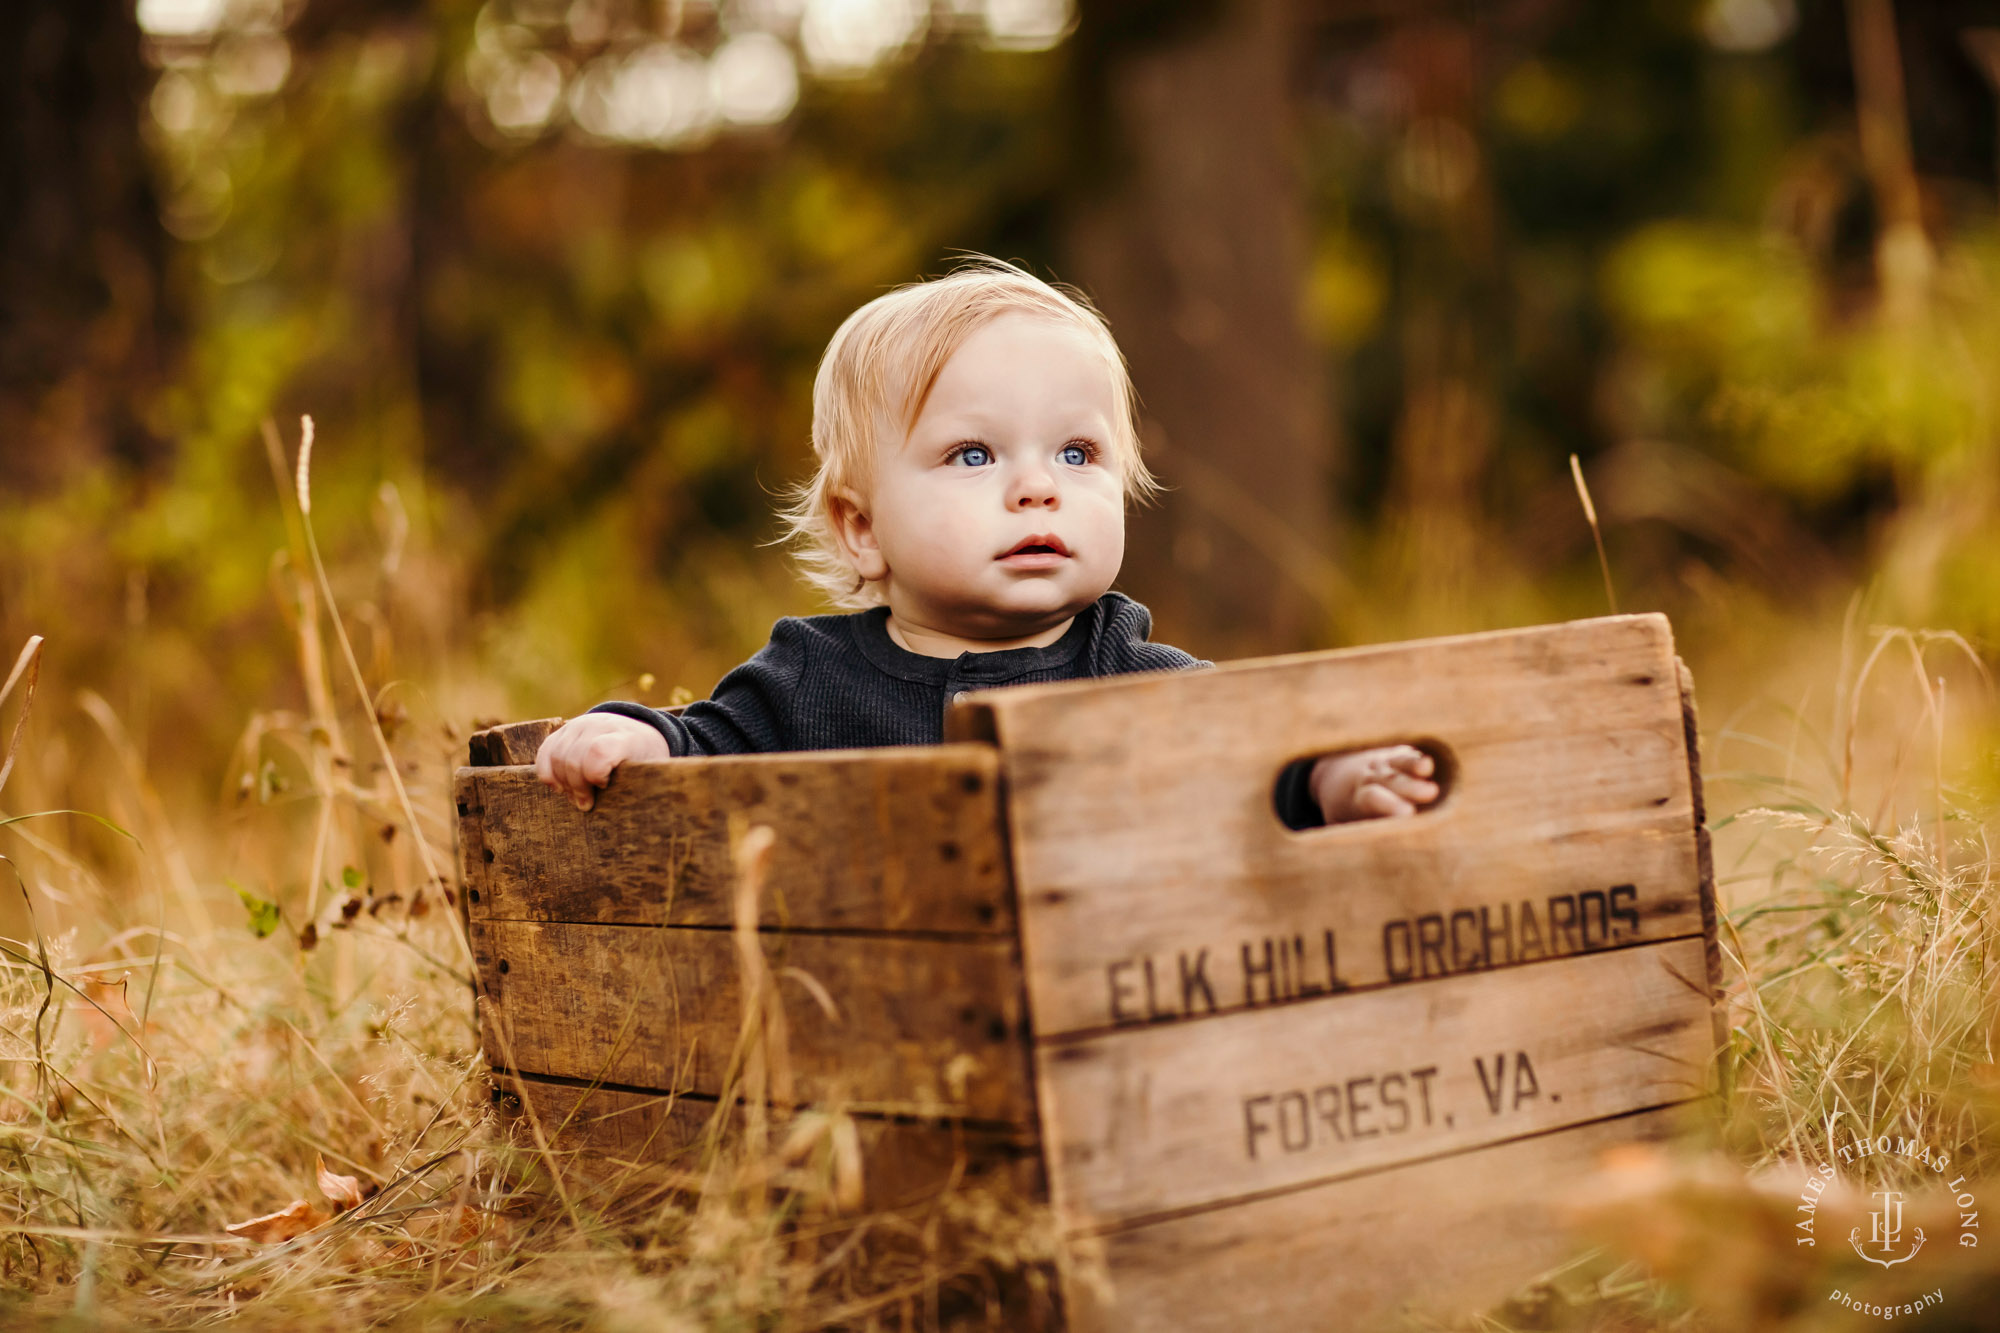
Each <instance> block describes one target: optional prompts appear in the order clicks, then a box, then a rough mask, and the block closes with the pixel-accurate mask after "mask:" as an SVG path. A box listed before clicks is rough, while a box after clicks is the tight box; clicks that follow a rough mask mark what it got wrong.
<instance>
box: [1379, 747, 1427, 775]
mask: <svg viewBox="0 0 2000 1333" xmlns="http://www.w3.org/2000/svg"><path fill="white" fill-rule="evenodd" d="M1388 758H1389V763H1390V766H1391V767H1393V768H1395V769H1397V770H1398V771H1399V772H1403V773H1408V774H1409V775H1410V776H1411V777H1413V778H1427V777H1429V776H1430V775H1431V774H1432V773H1435V772H1436V771H1437V761H1435V760H1434V759H1432V758H1431V757H1430V756H1429V755H1427V754H1425V753H1424V752H1423V751H1422V750H1419V749H1418V748H1417V747H1416V746H1414V745H1398V746H1396V747H1395V748H1394V749H1392V750H1390V751H1389V754H1388Z"/></svg>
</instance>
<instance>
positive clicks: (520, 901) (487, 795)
mask: <svg viewBox="0 0 2000 1333" xmlns="http://www.w3.org/2000/svg"><path fill="white" fill-rule="evenodd" d="M998 774H999V760H998V756H997V755H996V754H995V753H994V751H993V750H992V748H991V747H989V746H983V745H952V746H942V747H927V748H915V747H908V748H896V749H882V750H857V751H845V752H829V753H822V754H814V755H797V754H776V755H745V756H730V757H724V758H712V759H675V760H670V761H667V762H663V763H649V764H628V765H625V766H624V767H622V768H620V769H619V770H618V772H617V773H616V774H615V775H614V776H613V779H612V782H611V785H610V786H609V787H607V788H605V789H604V791H603V792H602V793H601V794H600V795H599V796H598V799H597V805H596V808H595V809H592V810H590V811H588V812H584V811H579V810H578V809H576V807H575V806H573V805H571V804H570V803H569V802H568V801H567V800H566V799H565V798H564V797H563V796H562V795H561V794H559V793H557V792H555V791H553V790H551V789H549V788H547V787H544V786H543V785H542V784H541V783H539V782H537V781H536V780H535V776H534V772H533V770H532V769H527V768H503V769H478V770H468V771H467V775H468V778H467V780H469V781H470V783H471V785H472V788H473V791H474V795H473V797H472V798H471V799H470V801H466V798H464V797H461V802H462V803H466V804H467V805H468V807H469V808H471V809H475V810H477V811H478V812H479V816H480V821H481V838H482V840H483V846H484V849H485V851H486V852H487V853H490V854H491V860H490V864H489V865H488V866H487V871H486V875H485V879H484V882H483V883H482V884H481V885H480V886H479V896H478V899H477V900H476V901H471V902H469V903H468V908H469V911H470V913H471V916H472V918H473V919H474V920H479V919H489V920H527V921H603V922H626V923H631V924H639V925H727V924H729V922H730V921H731V919H732V909H731V903H732V895H733V891H734V884H735V870H734V867H733V863H732V862H731V860H730V852H729V846H730V844H729V822H730V820H731V819H732V818H735V819H738V820H740V821H742V822H743V823H744V824H767V825H769V826H770V827H771V828H772V829H773V830H775V831H776V833H777V835H778V842H777V845H776V847H775V848H774V850H773V852H772V856H771V862H770V872H769V877H768V879H767V880H766V883H765V887H764V894H763V905H762V913H761V920H762V923H763V924H764V925H766V926H773V927H777V926H783V927H791V928H797V929H808V930H894V931H910V932H924V931H935V932H949V933H962V934H976V935H989V936H994V937H996V938H1010V937H1011V936H1012V935H1013V929H1014V926H1013V898H1012V895H1011V892H1010V890H1009V885H1008V877H1007V860H1006V853H1005V845H1004V842H1003V837H1002V831H1001V824H1000V796H999V780H998ZM468 896H469V895H468Z"/></svg>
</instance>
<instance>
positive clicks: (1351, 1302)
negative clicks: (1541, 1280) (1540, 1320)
mask: <svg viewBox="0 0 2000 1333" xmlns="http://www.w3.org/2000/svg"><path fill="white" fill-rule="evenodd" d="M1682 1114H1683V1113H1680V1112H1678V1111H1675V1110H1663V1111H1652V1112H1646V1113H1642V1114H1639V1115H1634V1116H1628V1117H1625V1118H1623V1119H1618V1120H1606V1121H1598V1122H1596V1123H1594V1124H1590V1125H1584V1126H1581V1127H1578V1128H1575V1129H1568V1130H1563V1131H1561V1132H1558V1133H1555V1134H1548V1135H1543V1136H1541V1137H1537V1138H1531V1139H1522V1140H1517V1141H1514V1142H1511V1143H1506V1144H1502V1145H1500V1146H1498V1147H1493V1148H1488V1149H1485V1150H1483V1151H1480V1152H1475V1153H1462V1154H1458V1155H1454V1156H1450V1157H1444V1158H1438V1159H1434V1160H1431V1161H1426V1162H1422V1163H1418V1164H1415V1165H1411V1166H1404V1167H1399V1168H1396V1169H1394V1170H1391V1171H1384V1172H1378V1173H1374V1174H1370V1175H1365V1176H1360V1177H1356V1178H1354V1179H1350V1180H1343V1181H1339V1182H1336V1183H1333V1184H1328V1185H1321V1186H1317V1187H1315V1188H1312V1189H1305V1190H1299V1191H1296V1192H1293V1193H1288V1194H1281V1195H1277V1196H1275V1197H1271V1198H1266V1199H1261V1200H1258V1201H1256V1202H1254V1203H1248V1204H1243V1205H1241V1206H1238V1207H1233V1208H1221V1209H1215V1210H1212V1211H1207V1212H1200V1213H1195V1214H1192V1215H1189V1216H1184V1217H1179V1218H1175V1219H1173V1220H1171V1221H1165V1222H1159V1223H1154V1224H1151V1225H1147V1226H1141V1227H1134V1228H1131V1229H1129V1230H1125V1231H1120V1232H1116V1233H1113V1234H1111V1235H1109V1236H1106V1237H1104V1238H1103V1239H1102V1241H1101V1242H1100V1243H1101V1245H1102V1247H1103V1248H1102V1253H1103V1256H1104V1261H1105V1267H1106V1268H1107V1269H1108V1270H1109V1283H1108V1295H1109V1296H1110V1300H1109V1301H1108V1302H1107V1301H1106V1300H1105V1299H1104V1295H1105V1294H1107V1292H1106V1291H1105V1290H1104V1289H1101V1288H1099V1287H1096V1286H1093V1285H1092V1284H1090V1283H1088V1282H1075V1281H1072V1282H1069V1283H1067V1284H1065V1285H1066V1293H1065V1294H1066V1297H1067V1303H1068V1308H1069V1311H1070V1316H1071V1325H1070V1326H1071V1330H1072V1333H1143V1331H1145V1330H1152V1329H1165V1328H1171V1329H1174V1330H1176V1331H1177V1333H1236V1331H1237V1330H1239V1329H1246V1328H1298V1329H1331V1328H1343V1329H1347V1328H1354V1329H1361V1328H1394V1327H1398V1326H1400V1325H1399V1322H1398V1319H1399V1314H1400V1312H1401V1311H1403V1310H1405V1309H1410V1310H1412V1311H1414V1312H1418V1313H1421V1314H1422V1315H1424V1316H1428V1317H1429V1318H1431V1319H1438V1318H1445V1319H1452V1318H1459V1317H1462V1316H1464V1315H1466V1314H1469V1313H1472V1312H1474V1311H1477V1310H1481V1309H1485V1308H1488V1307H1490V1306H1491V1305H1493V1304H1494V1303H1496V1302H1498V1301H1500V1300H1502V1299H1504V1298H1505V1297H1506V1296H1507V1295H1508V1294H1509V1293H1511V1292H1513V1291H1514V1290H1516V1289H1517V1288H1519V1286H1520V1285H1521V1284H1522V1283H1523V1282H1525V1281H1527V1280H1528V1279H1530V1278H1531V1277H1533V1276H1534V1274H1536V1273H1538V1272H1542V1271H1544V1270H1546V1269H1548V1268H1551V1267H1553V1266H1555V1265H1556V1264H1558V1263H1560V1262H1562V1261H1563V1260H1564V1259H1565V1258H1567V1257H1568V1256H1569V1255H1570V1254H1572V1253H1574V1252H1575V1250H1576V1248H1577V1242H1576V1241H1575V1240H1574V1239H1573V1238H1571V1237H1570V1236H1569V1235H1567V1234H1566V1232H1565V1231H1564V1229H1563V1227H1562V1225H1561V1223H1560V1221H1559V1218H1558V1209H1559V1208H1560V1206H1561V1204H1562V1202H1563V1195H1564V1192H1565V1191H1567V1190H1569V1189H1572V1188H1574V1186H1575V1183H1576V1182H1577V1181H1578V1180H1579V1179H1581V1178H1583V1177H1584V1176H1585V1175H1586V1174H1587V1173H1588V1172H1589V1171H1590V1169H1591V1168H1592V1166H1593V1165H1594V1164H1595V1163H1596V1162H1597V1160H1598V1158H1599V1157H1600V1156H1601V1155H1602V1154H1603V1153H1604V1152H1606V1151H1607V1150H1609V1149H1612V1148H1617V1147H1620V1146H1622V1145H1627V1144H1632V1143H1649V1142H1662V1141H1665V1140H1667V1139H1669V1138H1671V1137H1672V1136H1673V1135H1674V1133H1675V1132H1676V1130H1677V1129H1678V1127H1679V1122H1680V1120H1681V1118H1682Z"/></svg>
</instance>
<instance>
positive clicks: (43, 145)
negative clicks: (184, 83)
mask: <svg viewBox="0 0 2000 1333" xmlns="http://www.w3.org/2000/svg"><path fill="white" fill-rule="evenodd" d="M0 70H4V73H3V74H0V78H4V80H5V91H4V92H0V97H4V98H5V99H6V104H7V109H6V113H5V115H4V116H0V472H4V474H5V477H6V484H7V485H8V486H9V488H10V489H12V488H23V487H31V486H43V485H48V484H50V483H52V482H54V481H55V480H57V479H59V478H60V477H61V476H62V475H64V474H65V473H66V472H68V471H70V470H71V469H73V468H75V467H77V466H79V465H85V464H90V463H96V462H100V461H102V460H103V459H105V458H106V457H111V456H116V457H122V458H125V459H126V460H128V461H143V460H144V459H145V458H146V457H147V456H148V455H149V454H150V453H151V452H152V446H153V443H154V442H153V441H152V439H151V437H150V435H149V432H148V431H147V430H146V429H145V427H144V425H143V424H142V423H141V421H140V418H139V410H140V408H139V405H140V404H141V403H142V402H143V400H144V394H145V392H146V391H147V390H148V389H149V388H150V387H151V386H152V385H153V384H155V383H157V380H158V375H159V369H160V361H161V356H162V349H163V344H164V331H163V321H162V317H161V313H162V312H161V286H162V275H163V271H164V268H165V263H166V250H167V240H166V236H165V233H164V232H163V231H162V229H161V226H160V217H159V209H158V207H157V204H156V201H155V197H154V192H153V186H152V181H151V178H150V176H149V174H148V170H147V162H146V155H145V150H144V146H143V145H142V144H141V142H140V138H139V117H140V113H141V109H142V107H143V106H144V104H145V98H146V94H147V90H148V88H149V86H150V84H151V78H150V75H149V73H148V71H147V69H146V66H145V63H144V61H143V60H142V59H141V58H140V53H139V29H138V25H137V23H136V21H135V20H134V18H133V11H132V5H131V3H130V0H9V2H8V3H7V4H5V5H0Z"/></svg>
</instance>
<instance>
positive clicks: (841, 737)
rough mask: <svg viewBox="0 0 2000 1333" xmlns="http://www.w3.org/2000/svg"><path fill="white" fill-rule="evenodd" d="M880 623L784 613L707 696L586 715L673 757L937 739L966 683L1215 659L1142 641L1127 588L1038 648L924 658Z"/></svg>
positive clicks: (616, 706)
mask: <svg viewBox="0 0 2000 1333" xmlns="http://www.w3.org/2000/svg"><path fill="white" fill-rule="evenodd" d="M888 621H889V609H888V608H887V607H880V606H878V607H875V608H873V609H871V610H867V611H861V612H857V613H855V614H853V615H845V616H807V617H804V618H794V617H790V616H788V617H786V618H785V619H783V620H780V621H779V622H778V623H777V624H776V625H774V626H772V627H771V641H770V642H769V643H767V644H765V645H764V646H763V647H762V648H760V649H758V650H757V655H756V656H755V657H752V658H751V659H750V660H749V661H748V662H745V663H744V664H743V665H742V666H740V667H737V668H736V669H735V670H734V671H731V672H730V673H729V674H728V675H726V676H724V677H723V678H722V680H721V681H720V682H719V683H718V684H717V685H716V687H715V693H714V694H713V695H712V696H711V697H710V698H707V699H704V700H702V701H701V702H699V703H693V704H689V705H688V706H687V707H686V708H685V709H683V710H681V711H680V712H679V713H678V714H675V713H663V712H661V711H659V710H658V709H654V708H648V707H646V706H645V705H644V704H634V703H609V704H599V705H598V706H597V707H596V708H594V709H592V710H591V711H592V712H594V713H618V714H620V715H622V716H625V717H629V718H635V719H637V720H638V721H641V722H645V723H647V724H649V725H651V726H653V727H657V728H658V729H659V731H660V734H661V735H663V736H665V737H666V738H667V746H668V748H670V749H671V750H672V751H673V752H674V754H676V755H694V754H764V753H769V752H772V751H778V750H846V749H855V748H864V747H870V746H877V745H936V744H938V743H939V742H941V741H942V740H943V739H944V714H945V709H946V707H947V706H948V705H949V704H950V703H951V700H952V699H953V697H955V696H956V695H958V694H960V693H963V692H965V691H969V690H984V689H991V688H993V687H995V686H999V685H1031V684H1039V683H1041V682H1043V681H1051V680H1086V679H1093V678H1095V677H1099V676H1122V675H1125V674H1128V673H1130V672H1135V671H1176V670H1183V669H1186V668H1189V667H1206V666H1211V665H1213V663H1209V662H1204V661H1201V660H1200V659H1199V658H1195V657H1190V656H1189V655H1188V654H1186V653H1184V652H1182V651H1181V650H1180V649H1178V648H1169V647H1168V646H1166V645H1165V644H1162V643H1149V642H1147V640H1146V636H1147V635H1148V634H1150V633H1151V632H1152V628H1153V617H1152V615H1151V614H1150V613H1149V612H1148V611H1147V610H1146V608H1145V607H1143V606H1141V605H1139V603H1137V602H1135V601H1133V600H1132V599H1131V598H1129V597H1127V596H1125V595H1124V594H1123V593H1115V592H1108V593H1106V594H1104V596H1102V597H1100V598H1098V599H1097V601H1095V602H1094V603H1092V604H1091V605H1090V607H1089V608H1088V609H1086V610H1084V611H1082V612H1079V613H1078V615H1077V617H1076V619H1075V620H1074V621H1072V622H1071V623H1070V627H1069V628H1068V629H1067V630H1065V631H1063V636H1062V637H1061V638H1060V639H1057V640H1056V641H1055V642H1054V643H1052V644H1049V645H1048V646H1047V647H1045V648H1007V649H1003V650H1002V651H1000V652H993V653H960V654H959V655H958V656H957V657H926V656H924V655H923V654H921V653H913V652H910V651H909V650H908V649H906V648H901V647H898V646H897V644H896V641H895V640H893V639H891V638H890V637H889V629H888Z"/></svg>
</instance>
